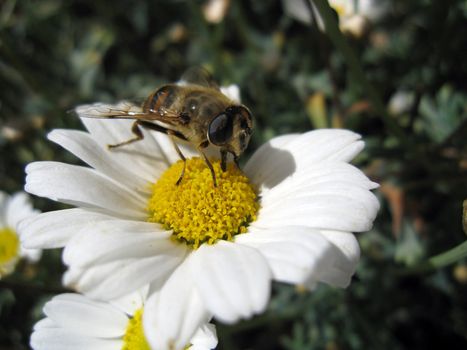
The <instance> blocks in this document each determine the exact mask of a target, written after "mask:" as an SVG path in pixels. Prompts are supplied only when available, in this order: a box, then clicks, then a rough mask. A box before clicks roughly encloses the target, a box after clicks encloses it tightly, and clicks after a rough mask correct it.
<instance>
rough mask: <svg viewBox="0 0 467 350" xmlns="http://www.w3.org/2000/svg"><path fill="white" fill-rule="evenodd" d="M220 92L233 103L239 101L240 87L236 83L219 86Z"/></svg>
mask: <svg viewBox="0 0 467 350" xmlns="http://www.w3.org/2000/svg"><path fill="white" fill-rule="evenodd" d="M220 90H221V92H222V93H223V94H224V95H225V96H227V97H228V98H229V99H231V100H232V101H233V102H235V103H241V98H240V88H239V87H238V85H236V84H232V85H228V86H221V88H220Z"/></svg>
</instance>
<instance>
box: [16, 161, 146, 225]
mask: <svg viewBox="0 0 467 350" xmlns="http://www.w3.org/2000/svg"><path fill="white" fill-rule="evenodd" d="M26 173H27V174H28V175H27V177H26V186H25V189H26V191H28V192H29V193H32V194H35V195H37V196H41V197H47V198H50V199H52V200H56V201H60V202H63V203H68V204H71V205H76V206H84V207H94V208H101V209H104V210H106V211H108V212H111V213H114V214H116V215H119V216H122V217H125V216H126V217H129V218H135V219H145V218H146V210H145V207H146V202H145V200H144V198H143V197H141V196H139V195H137V194H136V193H135V192H132V191H130V190H128V189H126V188H124V187H123V186H121V185H119V184H117V183H115V182H114V181H113V180H111V179H109V178H106V177H104V176H103V175H100V174H99V173H97V172H96V171H95V170H92V169H89V168H85V167H81V166H76V165H69V164H64V163H59V162H35V163H31V164H29V165H28V166H27V167H26Z"/></svg>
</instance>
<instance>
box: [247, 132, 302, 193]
mask: <svg viewBox="0 0 467 350" xmlns="http://www.w3.org/2000/svg"><path fill="white" fill-rule="evenodd" d="M298 137H300V136H299V135H298V134H289V135H282V136H279V137H275V138H273V139H271V140H269V141H268V142H266V143H264V144H262V145H261V147H260V148H258V150H257V151H256V152H255V153H254V154H253V155H252V156H251V158H250V159H249V160H248V162H247V163H246V165H245V168H244V169H243V171H244V172H245V174H246V175H247V176H248V178H249V179H251V180H253V179H254V180H255V181H256V183H258V184H259V183H261V182H266V183H267V186H268V187H273V186H275V185H276V184H277V183H279V182H280V174H277V175H275V177H276V178H268V174H269V173H271V170H268V171H269V173H268V172H267V171H264V170H263V169H266V167H267V168H268V169H269V166H270V165H271V164H274V165H275V166H277V168H278V169H281V168H284V170H285V171H286V170H287V169H289V168H290V167H291V166H292V165H294V163H293V159H292V157H291V156H290V154H289V153H288V152H286V151H282V148H284V147H285V146H286V145H287V144H289V143H290V142H292V141H293V140H295V139H297V138H298Z"/></svg>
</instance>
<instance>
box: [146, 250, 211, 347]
mask: <svg viewBox="0 0 467 350" xmlns="http://www.w3.org/2000/svg"><path fill="white" fill-rule="evenodd" d="M189 259H190V258H188V259H187V260H186V261H185V262H184V264H182V265H181V266H180V267H179V268H178V269H177V270H175V272H174V273H173V274H172V276H171V277H170V278H169V279H168V280H167V282H166V283H165V284H164V286H163V287H162V289H161V290H160V292H159V293H156V294H153V295H152V296H151V297H150V298H149V299H148V300H147V302H146V304H145V308H144V315H143V325H144V333H145V335H146V338H147V340H148V342H149V343H150V344H151V346H152V348H153V349H159V350H169V349H170V350H172V349H173V350H178V349H184V348H185V347H186V345H187V344H189V342H190V339H191V338H192V336H193V335H194V334H195V332H196V330H197V329H198V328H199V327H200V325H202V324H203V323H206V322H207V321H208V320H209V318H210V316H209V314H208V313H207V311H206V309H205V308H204V306H203V303H202V301H201V299H200V296H199V294H198V292H197V290H196V288H194V287H195V285H194V281H193V276H194V275H193V273H192V271H191V268H190V261H189Z"/></svg>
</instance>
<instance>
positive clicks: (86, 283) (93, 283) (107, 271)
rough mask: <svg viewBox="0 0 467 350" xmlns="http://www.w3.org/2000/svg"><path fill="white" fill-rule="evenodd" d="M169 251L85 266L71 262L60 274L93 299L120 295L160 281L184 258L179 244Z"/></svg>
mask: <svg viewBox="0 0 467 350" xmlns="http://www.w3.org/2000/svg"><path fill="white" fill-rule="evenodd" d="M171 254H172V255H160V256H154V257H148V258H139V259H120V260H117V261H112V262H110V263H106V264H102V265H96V266H91V267H88V268H86V269H81V268H73V266H72V267H71V268H70V269H69V270H68V271H67V272H66V273H65V275H64V276H63V283H64V284H65V285H67V286H70V287H72V288H74V289H76V290H77V291H79V292H81V293H84V294H86V295H87V296H89V297H90V298H93V299H99V300H112V299H116V298H120V297H122V296H124V295H127V294H129V293H131V292H133V291H135V290H137V289H139V288H141V287H143V286H145V285H146V284H148V283H152V284H161V283H163V282H164V281H165V280H166V278H167V277H168V276H170V274H171V273H172V272H173V270H174V269H175V268H176V267H177V266H178V265H179V264H180V262H181V261H182V260H183V258H184V256H185V254H186V248H184V247H182V246H180V248H179V249H177V250H175V249H174V250H173V251H171Z"/></svg>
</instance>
